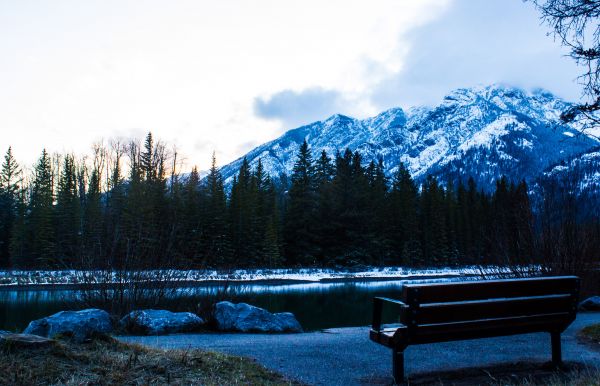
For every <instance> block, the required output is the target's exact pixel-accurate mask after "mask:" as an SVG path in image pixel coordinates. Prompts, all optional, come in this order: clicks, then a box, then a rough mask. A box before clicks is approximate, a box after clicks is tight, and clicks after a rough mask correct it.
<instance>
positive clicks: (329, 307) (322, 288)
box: [0, 279, 447, 331]
mask: <svg viewBox="0 0 600 386" xmlns="http://www.w3.org/2000/svg"><path fill="white" fill-rule="evenodd" d="M445 280H447V279H445ZM422 281H440V280H439V279H437V280H435V279H433V280H419V282H422ZM406 282H407V281H401V280H395V281H356V282H344V283H309V284H305V283H303V284H281V285H273V284H243V285H242V284H237V285H231V286H230V289H231V290H232V291H231V293H232V294H235V295H232V297H233V298H232V299H230V300H232V301H235V302H246V303H249V304H253V305H255V306H258V307H262V308H265V309H267V310H269V311H271V312H284V311H289V312H293V313H294V314H295V315H296V318H297V319H298V321H299V322H300V324H301V325H302V326H303V327H304V329H305V330H307V331H310V330H319V329H324V328H331V327H350V326H365V325H368V324H370V321H371V313H372V298H373V296H387V297H397V296H398V295H399V294H400V292H401V290H402V284H403V283H406ZM410 282H415V281H410ZM217 288H218V287H216V286H214V285H207V286H201V287H193V288H181V289H179V290H178V291H177V295H176V298H175V299H172V300H171V301H169V305H167V306H166V307H165V308H166V309H171V310H173V311H187V310H193V309H194V307H195V305H196V304H198V302H199V301H200V300H201V299H202V298H205V297H207V296H210V294H213V293H214V292H215V291H216V289H217ZM76 299H77V291H74V290H17V291H14V290H11V291H6V290H1V291H0V329H5V330H10V331H15V330H22V329H23V328H25V327H26V326H27V324H28V323H29V322H30V321H31V320H34V319H38V318H41V317H44V316H48V315H51V314H53V313H55V312H58V311H62V310H66V309H77V308H80V307H81V306H79V304H78V303H77V301H76ZM388 319H389V318H388Z"/></svg>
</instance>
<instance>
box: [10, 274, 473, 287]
mask: <svg viewBox="0 0 600 386" xmlns="http://www.w3.org/2000/svg"><path fill="white" fill-rule="evenodd" d="M480 276H481V275H478V274H473V273H470V274H445V275H408V276H369V277H361V276H346V277H337V278H323V279H319V280H316V281H315V280H308V279H209V280H182V281H173V282H169V283H166V286H167V287H169V288H196V287H205V286H206V287H209V286H214V287H218V286H222V285H224V284H229V285H273V286H278V285H294V284H313V283H314V284H316V283H323V284H327V283H361V282H364V283H369V282H383V281H404V280H434V279H440V280H443V279H460V278H465V279H467V278H473V277H480ZM146 284H147V286H148V287H151V286H152V284H153V283H152V282H150V283H146ZM107 286H108V287H111V288H117V287H118V286H119V283H92V284H75V283H64V284H63V283H31V284H2V285H0V291H75V290H87V289H92V290H93V289H96V288H103V287H104V288H106V287H107Z"/></svg>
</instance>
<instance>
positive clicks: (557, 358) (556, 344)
mask: <svg viewBox="0 0 600 386" xmlns="http://www.w3.org/2000/svg"><path fill="white" fill-rule="evenodd" d="M550 337H551V340H552V364H553V365H554V366H560V365H561V364H562V353H561V348H560V332H551V333H550Z"/></svg>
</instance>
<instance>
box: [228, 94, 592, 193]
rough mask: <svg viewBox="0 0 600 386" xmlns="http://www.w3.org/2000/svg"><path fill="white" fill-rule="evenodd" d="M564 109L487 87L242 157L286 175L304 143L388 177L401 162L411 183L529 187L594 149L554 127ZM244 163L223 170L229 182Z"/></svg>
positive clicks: (318, 128)
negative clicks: (506, 180) (373, 163)
mask: <svg viewBox="0 0 600 386" xmlns="http://www.w3.org/2000/svg"><path fill="white" fill-rule="evenodd" d="M567 106H569V104H568V103H566V102H564V101H562V100H561V99H559V98H557V97H555V96H554V95H552V94H550V93H548V92H545V91H537V92H533V93H529V92H526V91H523V90H521V89H518V88H511V87H503V86H498V85H492V86H488V87H480V88H469V89H458V90H455V91H453V92H452V93H450V94H449V95H447V96H446V97H444V99H443V100H442V101H441V103H439V104H438V105H437V106H434V107H416V108H411V109H409V110H408V111H406V112H405V111H403V110H402V109H401V108H393V109H390V110H387V111H384V112H382V113H381V114H379V115H377V116H375V117H372V118H367V119H363V120H359V119H354V118H351V117H347V116H343V115H339V114H337V115H333V116H331V117H329V118H327V119H326V120H324V121H318V122H314V123H311V124H309V125H306V126H302V127H299V128H297V129H293V130H290V131H288V132H286V133H285V134H284V135H282V136H281V137H279V138H277V139H275V140H273V141H271V142H268V143H265V144H263V145H261V146H259V147H257V148H255V149H253V150H252V151H250V152H249V153H248V154H246V155H245V157H246V158H247V159H248V161H249V162H250V165H251V166H255V165H256V164H257V162H258V160H259V159H261V160H262V162H263V165H264V166H265V170H266V171H267V172H268V173H269V174H270V175H271V176H279V175H281V174H283V173H286V174H289V173H290V172H291V170H292V168H293V165H294V161H295V158H296V155H297V152H298V148H299V146H300V144H301V143H302V142H303V141H304V139H306V140H307V141H308V143H309V145H310V146H311V149H312V153H313V157H317V156H318V155H319V153H320V152H321V150H326V151H327V152H328V153H329V155H330V156H333V155H334V154H335V153H336V151H343V150H344V149H345V148H350V149H351V150H353V151H355V150H358V151H360V152H361V153H362V154H363V155H364V159H365V160H366V161H367V162H368V161H370V160H371V159H377V158H382V159H383V160H384V164H385V168H386V173H387V174H388V175H392V174H393V173H394V172H395V171H396V170H397V167H398V165H399V163H400V162H404V163H405V164H406V165H407V167H408V168H409V170H410V172H411V173H412V175H413V177H414V178H416V179H417V180H421V179H423V178H424V177H425V176H427V175H429V174H432V175H435V176H437V177H439V178H440V179H442V180H444V181H447V180H449V179H452V180H454V181H456V180H457V179H459V178H465V177H468V176H473V177H474V178H475V180H476V182H477V184H478V185H479V186H480V187H483V188H484V189H490V188H492V187H493V185H494V181H495V180H496V179H497V178H498V177H499V176H501V175H507V176H508V177H510V178H511V179H515V180H520V179H525V180H528V181H532V180H534V179H535V178H537V177H538V176H540V175H541V173H542V172H543V171H544V170H545V169H547V168H548V167H550V166H551V165H554V164H557V163H558V162H560V161H561V160H565V159H568V158H570V157H573V156H575V155H577V154H582V153H584V152H586V151H588V150H590V149H592V148H593V147H595V146H597V145H598V141H597V140H595V139H592V138H589V137H586V136H576V135H574V134H575V133H576V131H575V129H574V128H573V127H570V126H557V124H556V121H557V118H558V117H559V115H560V113H561V112H562V111H563V110H564V109H565V108H566V107H567ZM242 159H243V157H241V158H240V159H238V160H236V161H234V162H232V163H230V164H228V165H226V166H224V167H223V168H222V169H221V171H222V173H223V176H224V178H225V180H226V183H230V182H231V180H232V179H233V176H234V175H235V174H236V173H237V170H238V169H239V167H240V164H241V162H242Z"/></svg>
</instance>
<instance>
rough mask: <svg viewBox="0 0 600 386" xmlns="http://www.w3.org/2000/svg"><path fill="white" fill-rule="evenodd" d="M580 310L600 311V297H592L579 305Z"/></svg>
mask: <svg viewBox="0 0 600 386" xmlns="http://www.w3.org/2000/svg"><path fill="white" fill-rule="evenodd" d="M579 308H580V309H582V310H584V311H600V296H592V297H589V298H587V299H585V300H584V301H582V302H581V303H579Z"/></svg>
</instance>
